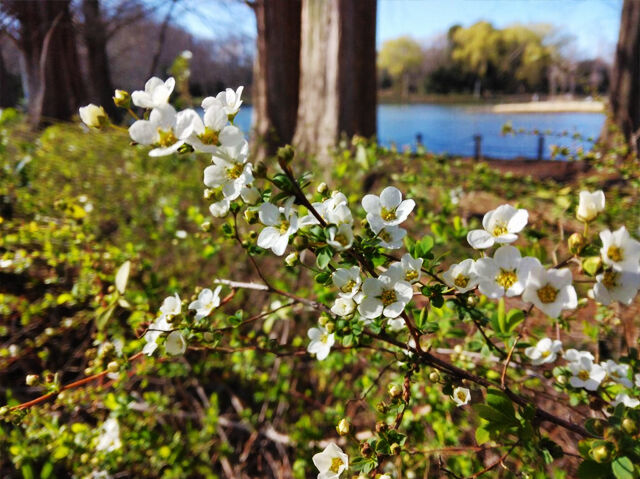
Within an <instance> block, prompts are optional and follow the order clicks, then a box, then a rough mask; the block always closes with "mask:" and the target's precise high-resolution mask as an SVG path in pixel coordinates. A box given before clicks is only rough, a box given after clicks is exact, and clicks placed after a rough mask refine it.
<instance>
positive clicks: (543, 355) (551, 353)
mask: <svg viewBox="0 0 640 479" xmlns="http://www.w3.org/2000/svg"><path fill="white" fill-rule="evenodd" d="M560 351H562V341H558V340H557V339H555V340H551V339H549V338H542V339H541V340H540V341H538V343H537V344H536V345H535V346H530V347H528V348H527V349H525V350H524V354H525V355H526V356H527V357H528V358H529V359H531V363H532V364H533V365H534V366H539V365H540V364H546V363H552V362H554V361H555V360H556V357H557V356H558V353H559V352H560Z"/></svg>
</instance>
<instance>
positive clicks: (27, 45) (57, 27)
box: [0, 0, 85, 126]
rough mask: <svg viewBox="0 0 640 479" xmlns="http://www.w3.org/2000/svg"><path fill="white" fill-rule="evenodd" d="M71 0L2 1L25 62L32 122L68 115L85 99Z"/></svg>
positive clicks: (1, 5) (66, 118) (37, 123)
mask: <svg viewBox="0 0 640 479" xmlns="http://www.w3.org/2000/svg"><path fill="white" fill-rule="evenodd" d="M70 3H71V2H70V0H60V1H55V2H42V1H38V0H2V2H1V3H0V7H1V8H2V13H3V14H5V15H8V16H9V17H11V18H13V19H14V20H15V24H14V25H13V26H14V30H13V31H12V32H11V31H10V30H9V29H5V34H7V35H11V36H12V38H13V40H14V42H15V44H16V45H17V46H18V48H19V50H20V52H21V54H22V58H23V61H24V73H25V78H26V81H25V82H24V85H25V86H26V89H27V91H26V94H27V98H28V110H29V117H30V122H31V124H32V125H33V126H38V125H40V124H42V123H43V121H50V120H69V119H71V116H72V115H73V114H75V113H76V112H77V109H78V106H79V105H81V104H82V103H83V102H84V101H85V89H84V83H83V81H82V76H81V73H80V72H81V69H80V62H79V59H78V52H77V48H76V38H75V31H74V27H73V22H72V17H71V11H70V8H69V6H70Z"/></svg>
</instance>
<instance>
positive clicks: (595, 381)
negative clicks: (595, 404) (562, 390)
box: [569, 356, 607, 391]
mask: <svg viewBox="0 0 640 479" xmlns="http://www.w3.org/2000/svg"><path fill="white" fill-rule="evenodd" d="M569 370H570V371H571V374H573V376H571V378H570V379H569V384H571V385H572V386H573V387H574V388H585V389H586V390H587V391H595V390H596V389H598V386H600V383H601V382H602V381H603V380H604V378H605V377H606V375H607V372H606V371H605V370H604V368H603V367H602V366H600V365H599V364H593V361H592V360H591V359H590V358H588V357H586V356H582V357H580V358H579V359H578V360H577V361H572V362H570V363H569Z"/></svg>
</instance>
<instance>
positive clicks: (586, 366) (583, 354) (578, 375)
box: [525, 338, 640, 408]
mask: <svg viewBox="0 0 640 479" xmlns="http://www.w3.org/2000/svg"><path fill="white" fill-rule="evenodd" d="M561 353H562V357H563V359H564V360H565V361H567V365H566V367H567V371H568V372H569V373H570V377H569V384H570V385H571V386H572V387H574V388H583V389H586V390H587V391H596V390H597V389H598V388H599V387H600V386H601V385H603V384H618V385H620V386H623V387H624V388H627V389H629V390H631V389H632V388H633V385H634V383H633V382H632V381H631V373H632V371H631V368H630V367H629V365H628V364H625V363H616V362H615V361H613V360H611V359H608V360H606V361H601V362H599V363H598V362H596V360H595V357H594V355H593V354H591V353H590V352H589V351H579V350H576V349H568V350H566V351H564V352H563V351H562V342H561V341H559V340H557V339H556V340H552V339H550V338H542V339H541V340H539V341H538V342H537V343H536V345H535V346H530V347H528V348H526V349H525V355H526V356H527V357H528V358H529V359H530V360H531V363H532V364H533V365H534V366H540V365H542V364H551V363H553V362H555V361H556V359H557V358H558V355H559V354H561ZM635 385H636V386H639V387H640V374H636V376H635ZM631 394H632V395H634V393H633V391H631ZM620 403H622V404H624V405H625V406H627V407H631V408H635V407H637V406H639V405H640V400H638V399H637V398H636V397H632V396H631V395H629V394H628V393H625V392H619V393H618V395H617V396H616V398H615V399H614V401H613V402H612V405H613V406H616V405H617V404H620Z"/></svg>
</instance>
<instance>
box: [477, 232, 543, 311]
mask: <svg viewBox="0 0 640 479" xmlns="http://www.w3.org/2000/svg"><path fill="white" fill-rule="evenodd" d="M539 265H540V262H539V261H538V260H537V259H536V258H533V257H530V256H525V257H524V258H523V257H521V256H520V251H518V248H516V247H514V246H510V245H504V246H501V247H500V248H498V249H497V250H496V252H495V254H494V255H493V258H480V259H479V260H477V261H476V263H475V265H474V268H475V271H476V274H477V275H478V289H479V290H480V292H481V293H482V294H484V295H485V296H487V297H489V298H493V299H496V298H500V297H501V296H504V295H506V296H507V297H511V296H518V295H519V294H522V291H524V287H525V283H526V281H527V277H528V276H529V272H530V271H531V269H532V268H533V267H535V266H539Z"/></svg>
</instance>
